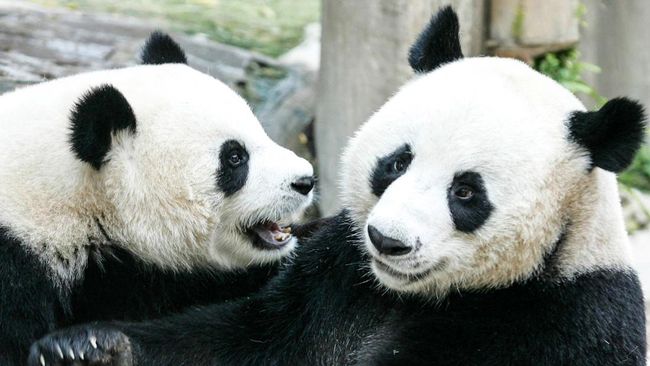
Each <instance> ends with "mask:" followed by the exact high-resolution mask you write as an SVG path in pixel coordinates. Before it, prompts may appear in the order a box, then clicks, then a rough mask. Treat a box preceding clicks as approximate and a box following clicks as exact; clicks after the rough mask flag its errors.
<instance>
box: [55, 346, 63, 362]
mask: <svg viewBox="0 0 650 366" xmlns="http://www.w3.org/2000/svg"><path fill="white" fill-rule="evenodd" d="M56 353H57V355H58V356H59V358H60V359H63V351H62V350H61V347H60V346H59V345H58V344H57V345H56Z"/></svg>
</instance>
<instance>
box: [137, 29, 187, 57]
mask: <svg viewBox="0 0 650 366" xmlns="http://www.w3.org/2000/svg"><path fill="white" fill-rule="evenodd" d="M140 58H141V59H142V63H143V64H145V65H160V64H187V57H185V52H183V49H182V48H181V46H179V45H178V43H176V42H175V41H174V40H173V39H172V38H171V37H170V36H168V35H167V34H165V33H162V32H157V31H156V32H153V33H151V35H150V36H149V39H148V40H147V42H146V43H145V45H144V48H143V49H142V55H141V57H140Z"/></svg>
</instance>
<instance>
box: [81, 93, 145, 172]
mask: <svg viewBox="0 0 650 366" xmlns="http://www.w3.org/2000/svg"><path fill="white" fill-rule="evenodd" d="M70 122H71V123H72V125H71V130H72V133H71V135H70V144H71V145H72V151H74V153H75V155H77V157H78V158H79V159H81V160H83V161H85V162H87V163H89V164H90V165H92V166H93V167H94V168H95V169H98V170H99V168H101V166H102V163H103V162H104V157H105V156H106V153H108V151H109V150H110V148H111V140H112V137H111V134H113V133H115V132H117V131H120V130H123V129H128V131H129V132H130V133H135V114H133V110H132V109H131V106H130V105H129V102H127V101H126V98H124V95H122V93H120V91H119V90H117V89H115V87H113V86H112V85H101V86H99V87H96V88H93V89H90V91H88V92H87V93H86V94H84V95H83V96H82V97H81V98H80V99H79V100H78V101H77V103H76V104H75V106H74V108H73V110H72V114H71V115H70Z"/></svg>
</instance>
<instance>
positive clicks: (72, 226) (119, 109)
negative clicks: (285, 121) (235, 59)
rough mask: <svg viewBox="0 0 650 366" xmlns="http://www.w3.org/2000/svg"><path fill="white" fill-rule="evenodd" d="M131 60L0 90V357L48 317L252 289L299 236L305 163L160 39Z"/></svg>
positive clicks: (136, 312)
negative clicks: (137, 60)
mask: <svg viewBox="0 0 650 366" xmlns="http://www.w3.org/2000/svg"><path fill="white" fill-rule="evenodd" d="M142 59H143V63H144V65H139V66H133V67H128V68H124V69H117V70H105V71H97V72H91V73H86V74H80V75H75V76H71V77H67V78H62V79H58V80H54V81H50V82H45V83H42V84H39V85H35V86H29V87H24V88H22V89H19V90H17V91H15V92H12V93H8V94H5V95H2V96H0V126H1V129H2V133H0V365H3V366H6V365H18V364H21V365H22V364H24V362H25V360H26V359H27V352H28V351H29V345H30V344H31V343H32V342H33V341H35V340H36V339H38V338H39V337H41V336H43V335H44V334H46V333H47V332H48V331H52V330H54V329H56V328H57V327H61V326H66V325H70V324H74V323H77V322H85V321H90V320H99V319H130V320H138V319H146V318H151V317H156V316H160V315H162V314H166V313H168V312H171V311H176V310H180V309H181V308H183V307H185V306H188V305H195V304H201V303H214V302H219V301H223V300H227V299H230V298H234V297H237V296H241V295H243V294H246V293H248V292H251V291H253V290H256V289H257V288H259V287H260V286H261V285H262V284H263V283H264V282H265V281H266V280H267V279H268V278H269V277H270V276H271V275H272V274H273V273H274V271H275V270H274V268H275V267H276V263H278V261H279V260H280V259H281V258H283V257H286V255H287V254H289V253H290V252H291V250H292V249H293V247H294V246H295V244H296V239H295V238H294V237H293V236H291V234H289V233H288V231H289V229H287V228H286V227H285V226H284V225H287V224H289V223H290V222H291V221H292V220H293V219H296V218H297V215H299V214H300V213H301V212H302V210H303V209H305V208H306V207H307V206H308V205H309V204H310V202H311V200H312V196H313V193H312V187H313V185H314V178H313V170H312V167H311V165H310V164H309V163H308V162H307V161H306V160H304V159H302V158H299V157H297V156H296V155H295V154H294V153H292V152H291V151H289V150H287V149H284V148H282V147H280V146H278V145H277V144H275V143H274V142H272V141H271V140H270V139H269V137H268V136H267V135H266V134H265V132H264V131H263V130H262V127H261V125H260V123H259V122H258V121H257V119H256V118H255V117H254V116H253V114H252V112H251V110H250V108H249V107H248V106H247V104H246V102H245V101H244V100H243V99H242V98H240V97H239V96H237V95H236V94H235V93H234V92H233V91H231V90H230V89H229V88H228V87H227V86H226V85H225V84H223V83H221V82H219V81H218V80H216V79H214V78H212V77H210V76H209V75H206V74H203V73H201V72H198V71H196V70H193V69H191V68H190V67H188V66H187V65H186V64H185V60H186V57H185V54H184V53H183V51H182V50H181V48H180V47H179V46H178V44H176V43H175V42H174V41H173V40H172V39H171V38H170V37H169V36H167V35H165V34H163V33H154V34H152V36H151V37H150V39H149V40H148V42H147V44H146V46H145V47H144V49H143V53H142ZM246 269H248V270H246Z"/></svg>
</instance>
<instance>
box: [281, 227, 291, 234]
mask: <svg viewBox="0 0 650 366" xmlns="http://www.w3.org/2000/svg"><path fill="white" fill-rule="evenodd" d="M282 232H283V233H285V234H291V226H287V227H285V228H282Z"/></svg>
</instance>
